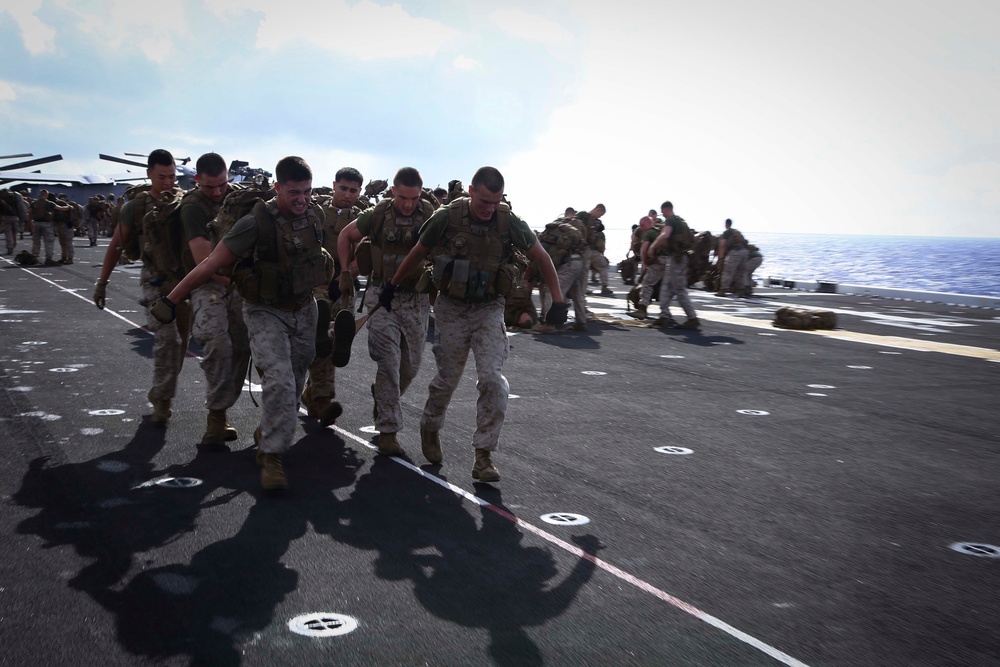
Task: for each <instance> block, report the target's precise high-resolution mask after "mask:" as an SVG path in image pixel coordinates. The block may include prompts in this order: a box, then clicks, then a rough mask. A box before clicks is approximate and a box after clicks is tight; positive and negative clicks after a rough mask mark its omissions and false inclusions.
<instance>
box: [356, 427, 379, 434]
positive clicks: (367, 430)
mask: <svg viewBox="0 0 1000 667" xmlns="http://www.w3.org/2000/svg"><path fill="white" fill-rule="evenodd" d="M358 430H359V431H361V432H362V433H378V429H377V428H375V427H374V426H362V427H361V428H360V429H358Z"/></svg>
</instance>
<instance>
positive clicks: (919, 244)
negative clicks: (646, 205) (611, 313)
mask: <svg viewBox="0 0 1000 667" xmlns="http://www.w3.org/2000/svg"><path fill="white" fill-rule="evenodd" d="M741 231H742V230H741ZM627 234H628V233H627V232H611V234H609V239H608V253H607V254H608V259H609V260H611V263H612V265H615V264H617V263H618V262H619V261H620V260H621V259H622V258H623V257H625V251H626V250H627V248H628V239H627ZM622 235H624V236H625V239H624V241H623V240H622V239H620V238H618V237H619V236H622ZM612 236H613V237H614V238H612ZM747 239H748V240H749V241H750V242H751V243H755V244H756V245H757V246H759V247H760V251H761V253H762V254H763V255H764V263H763V264H761V266H760V268H759V269H757V271H756V272H755V273H754V278H756V279H757V280H758V283H759V282H760V280H761V279H766V278H768V277H772V278H784V279H786V280H826V281H831V282H835V283H845V284H851V285H870V286H873V287H897V288H900V289H911V290H921V291H931V292H952V293H956V294H979V295H985V296H1000V238H989V239H978V238H975V239H974V238H942V237H931V236H852V235H837V234H747Z"/></svg>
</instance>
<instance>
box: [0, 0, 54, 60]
mask: <svg viewBox="0 0 1000 667" xmlns="http://www.w3.org/2000/svg"><path fill="white" fill-rule="evenodd" d="M41 7H42V0H20V1H19V2H18V3H17V4H16V5H15V4H13V3H12V4H11V6H10V7H5V8H4V9H3V10H2V11H6V12H7V13H8V14H10V15H11V17H12V18H13V19H14V21H15V22H16V23H17V27H19V28H20V29H21V41H22V42H24V48H26V49H27V50H28V53H30V54H31V55H33V56H37V55H41V54H43V53H51V52H53V51H55V37H56V30H55V28H53V27H52V26H50V25H47V24H45V23H43V22H42V21H41V19H39V18H38V17H37V16H35V13H36V12H38V10H39V9H41Z"/></svg>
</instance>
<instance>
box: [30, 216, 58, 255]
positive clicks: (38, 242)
mask: <svg viewBox="0 0 1000 667" xmlns="http://www.w3.org/2000/svg"><path fill="white" fill-rule="evenodd" d="M53 224H54V223H52V222H49V221H45V220H36V221H35V222H34V231H32V232H31V254H32V255H34V256H35V257H38V253H39V251H41V249H42V239H44V240H45V259H52V250H53V246H54V245H55V240H56V237H55V230H54V229H53V227H52V225H53Z"/></svg>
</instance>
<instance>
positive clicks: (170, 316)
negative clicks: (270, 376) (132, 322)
mask: <svg viewBox="0 0 1000 667" xmlns="http://www.w3.org/2000/svg"><path fill="white" fill-rule="evenodd" d="M149 314H150V315H152V316H153V317H154V318H156V321H157V322H161V323H163V324H170V323H171V322H173V321H174V320H175V319H177V306H176V304H174V302H173V301H171V300H170V299H168V298H167V297H165V296H161V297H160V298H159V299H157V300H156V301H154V302H153V305H152V306H150V307H149ZM564 319H565V318H564Z"/></svg>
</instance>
